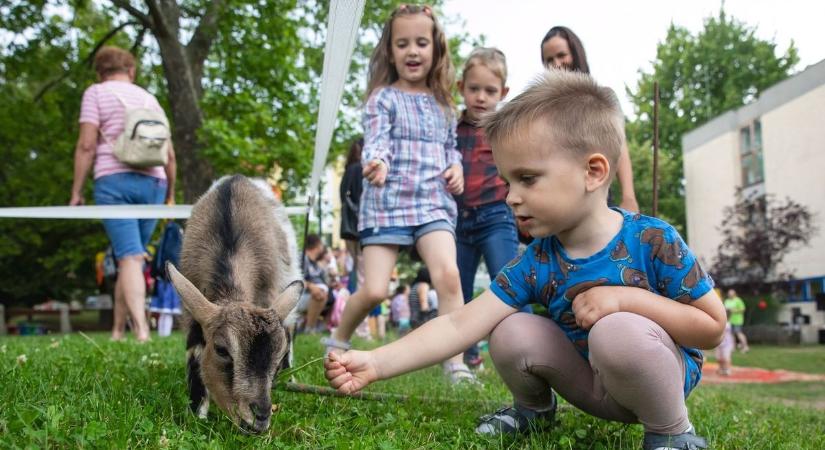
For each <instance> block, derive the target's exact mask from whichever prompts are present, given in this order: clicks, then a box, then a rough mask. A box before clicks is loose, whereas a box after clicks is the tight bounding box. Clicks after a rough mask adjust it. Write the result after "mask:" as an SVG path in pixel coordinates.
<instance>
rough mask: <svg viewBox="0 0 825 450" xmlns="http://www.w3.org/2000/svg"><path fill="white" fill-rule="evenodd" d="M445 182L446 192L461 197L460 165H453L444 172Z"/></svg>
mask: <svg viewBox="0 0 825 450" xmlns="http://www.w3.org/2000/svg"><path fill="white" fill-rule="evenodd" d="M444 179H445V180H447V191H448V192H449V193H450V194H455V195H461V193H462V192H464V168H463V167H461V164H453V165H451V166H450V167H448V168H447V170H445V171H444Z"/></svg>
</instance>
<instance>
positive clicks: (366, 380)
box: [324, 350, 378, 394]
mask: <svg viewBox="0 0 825 450" xmlns="http://www.w3.org/2000/svg"><path fill="white" fill-rule="evenodd" d="M324 369H326V370H325V372H324V375H326V377H327V381H329V385H330V386H332V387H333V388H335V389H337V390H338V392H341V393H342V394H354V393H356V392H358V391H360V390H361V389H363V388H364V387H366V386H367V385H368V384H370V383H372V382H373V381H375V380H377V379H378V370H376V368H375V361H374V360H373V358H372V352H360V351H357V350H350V351H348V352H346V353H334V352H330V353H329V355H328V356H327V359H326V360H325V361H324Z"/></svg>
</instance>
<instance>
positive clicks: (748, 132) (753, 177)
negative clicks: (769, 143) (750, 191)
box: [739, 120, 765, 187]
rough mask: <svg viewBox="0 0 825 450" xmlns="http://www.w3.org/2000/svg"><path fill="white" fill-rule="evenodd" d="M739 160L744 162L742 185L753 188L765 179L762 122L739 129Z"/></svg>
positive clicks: (755, 121) (755, 122)
mask: <svg viewBox="0 0 825 450" xmlns="http://www.w3.org/2000/svg"><path fill="white" fill-rule="evenodd" d="M739 158H740V160H741V162H742V185H743V186H746V187H747V186H752V185H754V184H758V183H761V182H762V181H764V179H765V175H764V170H763V168H762V122H760V121H759V120H754V121H753V123H751V124H750V125H748V126H746V127H742V128H740V129H739Z"/></svg>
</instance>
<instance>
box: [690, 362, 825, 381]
mask: <svg viewBox="0 0 825 450" xmlns="http://www.w3.org/2000/svg"><path fill="white" fill-rule="evenodd" d="M718 369H719V365H718V364H716V363H713V362H706V363H705V365H704V366H703V367H702V383H706V384H722V383H786V382H789V381H825V375H814V374H810V373H800V372H791V371H789V370H781V369H779V370H768V369H760V368H757V367H737V366H733V367H732V368H731V374H730V375H727V376H722V375H719V374H718V373H716V371H717V370H718Z"/></svg>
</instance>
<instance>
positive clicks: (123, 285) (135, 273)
mask: <svg viewBox="0 0 825 450" xmlns="http://www.w3.org/2000/svg"><path fill="white" fill-rule="evenodd" d="M143 262H144V258H143V256H142V255H131V256H126V257H124V258H121V259H120V261H118V268H119V269H118V278H117V282H118V284H120V289H121V293H122V295H123V299H124V302H125V303H126V307H127V308H128V310H129V315H131V317H132V324H133V325H134V327H135V329H134V330H133V331H134V333H135V336H136V337H137V340H138V341H147V340H149V324H148V323H147V321H146V308H145V306H146V282H145V280H144V278H143Z"/></svg>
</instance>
